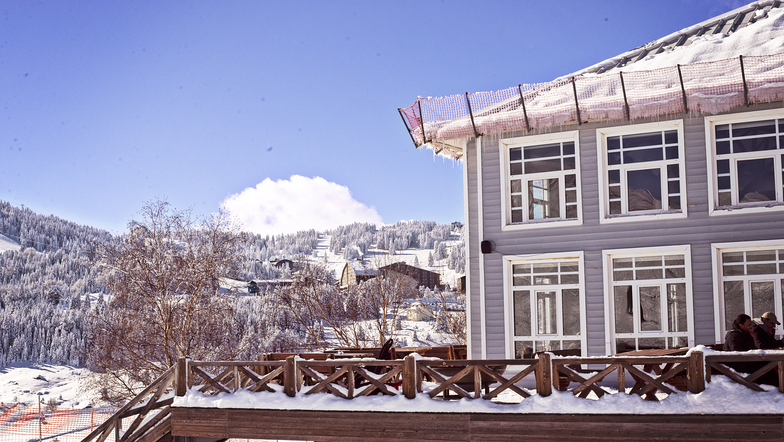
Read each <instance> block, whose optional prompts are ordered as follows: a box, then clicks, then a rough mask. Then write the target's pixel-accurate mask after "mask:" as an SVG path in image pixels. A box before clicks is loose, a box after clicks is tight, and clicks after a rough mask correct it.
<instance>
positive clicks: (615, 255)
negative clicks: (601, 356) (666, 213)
mask: <svg viewBox="0 0 784 442" xmlns="http://www.w3.org/2000/svg"><path fill="white" fill-rule="evenodd" d="M689 253H690V251H689V247H688V246H677V247H667V248H664V249H645V250H640V251H635V252H633V253H630V252H629V251H623V250H618V251H605V252H604V258H605V260H604V262H605V269H607V272H608V273H607V276H606V278H607V279H606V281H607V282H608V284H607V285H606V287H607V290H606V293H605V299H606V302H605V305H606V307H607V308H608V310H609V311H608V314H607V316H606V318H607V320H608V324H607V330H609V331H610V340H609V342H608V346H607V351H608V353H610V354H616V353H623V352H626V351H633V350H642V349H646V348H672V347H685V346H689V345H692V344H693V342H694V337H693V333H692V331H691V330H692V329H693V326H692V314H691V303H692V295H691V262H690V255H689Z"/></svg>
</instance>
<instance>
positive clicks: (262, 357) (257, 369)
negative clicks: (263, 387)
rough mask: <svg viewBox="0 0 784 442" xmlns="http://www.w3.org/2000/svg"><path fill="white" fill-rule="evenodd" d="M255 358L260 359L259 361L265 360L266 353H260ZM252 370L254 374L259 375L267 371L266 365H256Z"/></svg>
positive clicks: (263, 374) (265, 373)
mask: <svg viewBox="0 0 784 442" xmlns="http://www.w3.org/2000/svg"><path fill="white" fill-rule="evenodd" d="M256 360H257V361H260V362H262V361H266V360H267V355H266V354H260V355H258V356H256ZM253 371H255V372H256V374H257V375H259V376H266V375H267V373H269V372H268V371H267V367H266V366H261V367H259V366H256V367H254V370H253Z"/></svg>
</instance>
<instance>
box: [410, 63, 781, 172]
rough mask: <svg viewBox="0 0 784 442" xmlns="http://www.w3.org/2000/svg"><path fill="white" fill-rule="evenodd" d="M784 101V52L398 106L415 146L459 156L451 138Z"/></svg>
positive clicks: (584, 76)
mask: <svg viewBox="0 0 784 442" xmlns="http://www.w3.org/2000/svg"><path fill="white" fill-rule="evenodd" d="M782 99H784V54H775V55H762V56H749V57H737V58H731V59H726V60H718V61H712V62H704V63H693V64H688V65H680V66H672V67H666V68H661V69H655V70H649V71H631V72H609V73H604V74H587V75H583V76H579V77H573V78H567V79H564V78H562V79H558V80H555V81H551V82H549V83H539V84H531V85H521V86H517V87H511V88H509V89H504V90H500V91H495V92H477V93H473V94H465V95H452V96H449V97H439V98H418V99H417V101H415V102H414V104H412V105H411V106H409V107H406V108H403V109H399V110H400V113H401V115H403V117H404V121H405V122H406V123H407V128H408V129H409V131H410V133H411V137H412V138H413V139H414V144H416V146H417V147H419V146H422V145H425V144H430V145H431V147H432V148H433V149H434V150H436V151H437V152H438V153H440V154H442V155H446V156H449V157H453V158H460V157H461V156H462V151H461V150H460V149H459V148H456V147H454V146H450V145H449V143H448V142H449V140H453V139H460V138H465V137H470V136H474V135H486V134H494V133H501V132H508V131H513V130H526V131H529V130H534V129H544V128H548V127H553V126H559V125H565V124H580V123H585V122H587V121H602V120H620V119H629V120H631V119H635V118H655V117H661V116H665V115H672V114H678V113H683V112H688V113H699V114H717V113H720V112H726V111H728V110H731V109H734V108H737V107H741V106H746V105H750V104H756V103H766V102H772V101H780V100H782Z"/></svg>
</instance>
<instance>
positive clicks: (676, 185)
mask: <svg viewBox="0 0 784 442" xmlns="http://www.w3.org/2000/svg"><path fill="white" fill-rule="evenodd" d="M680 192H681V182H680V181H667V193H669V194H671V195H672V194H673V193H680Z"/></svg>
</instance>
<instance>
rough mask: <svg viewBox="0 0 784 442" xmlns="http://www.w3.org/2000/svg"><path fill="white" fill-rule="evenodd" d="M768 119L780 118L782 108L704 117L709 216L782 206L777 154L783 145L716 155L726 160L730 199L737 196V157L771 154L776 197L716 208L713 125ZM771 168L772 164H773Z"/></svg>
mask: <svg viewBox="0 0 784 442" xmlns="http://www.w3.org/2000/svg"><path fill="white" fill-rule="evenodd" d="M771 119H784V110H782V109H773V110H764V111H754V112H744V113H740V114H728V115H717V116H708V117H705V141H706V142H705V148H706V158H707V159H708V214H709V215H711V216H713V215H717V216H722V215H733V214H740V213H760V212H762V213H769V212H780V211H782V210H784V190H782V176H781V175H782V161H781V156H782V155H784V148H781V149H777V150H766V151H759V152H748V153H740V154H726V155H720V156H721V157H722V158H724V157H726V158H728V159H729V160H730V174H731V175H730V176H731V177H732V178H731V180H732V195H733V197H732V198H733V200H734V201H737V199H738V195H737V193H738V184H737V176H736V175H737V172H733V170H737V168H736V167H735V163H736V161H737V160H738V159H757V158H766V157H770V156H773V158H774V164H778V165H779V167H778V169H777V170H776V171H775V172H776V173H775V174H774V176H775V179H776V201H766V202H759V203H745V204H743V205H741V204H736V205H733V206H731V207H724V206H722V208H718V207H717V204H718V198H719V182H718V175H717V170H716V160H717V159H719V158H717V157H718V156H719V155H716V131H715V130H714V128H715V127H716V126H717V125H721V124H733V123H748V122H752V121H763V120H771ZM774 169H776V168H775V166H774Z"/></svg>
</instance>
